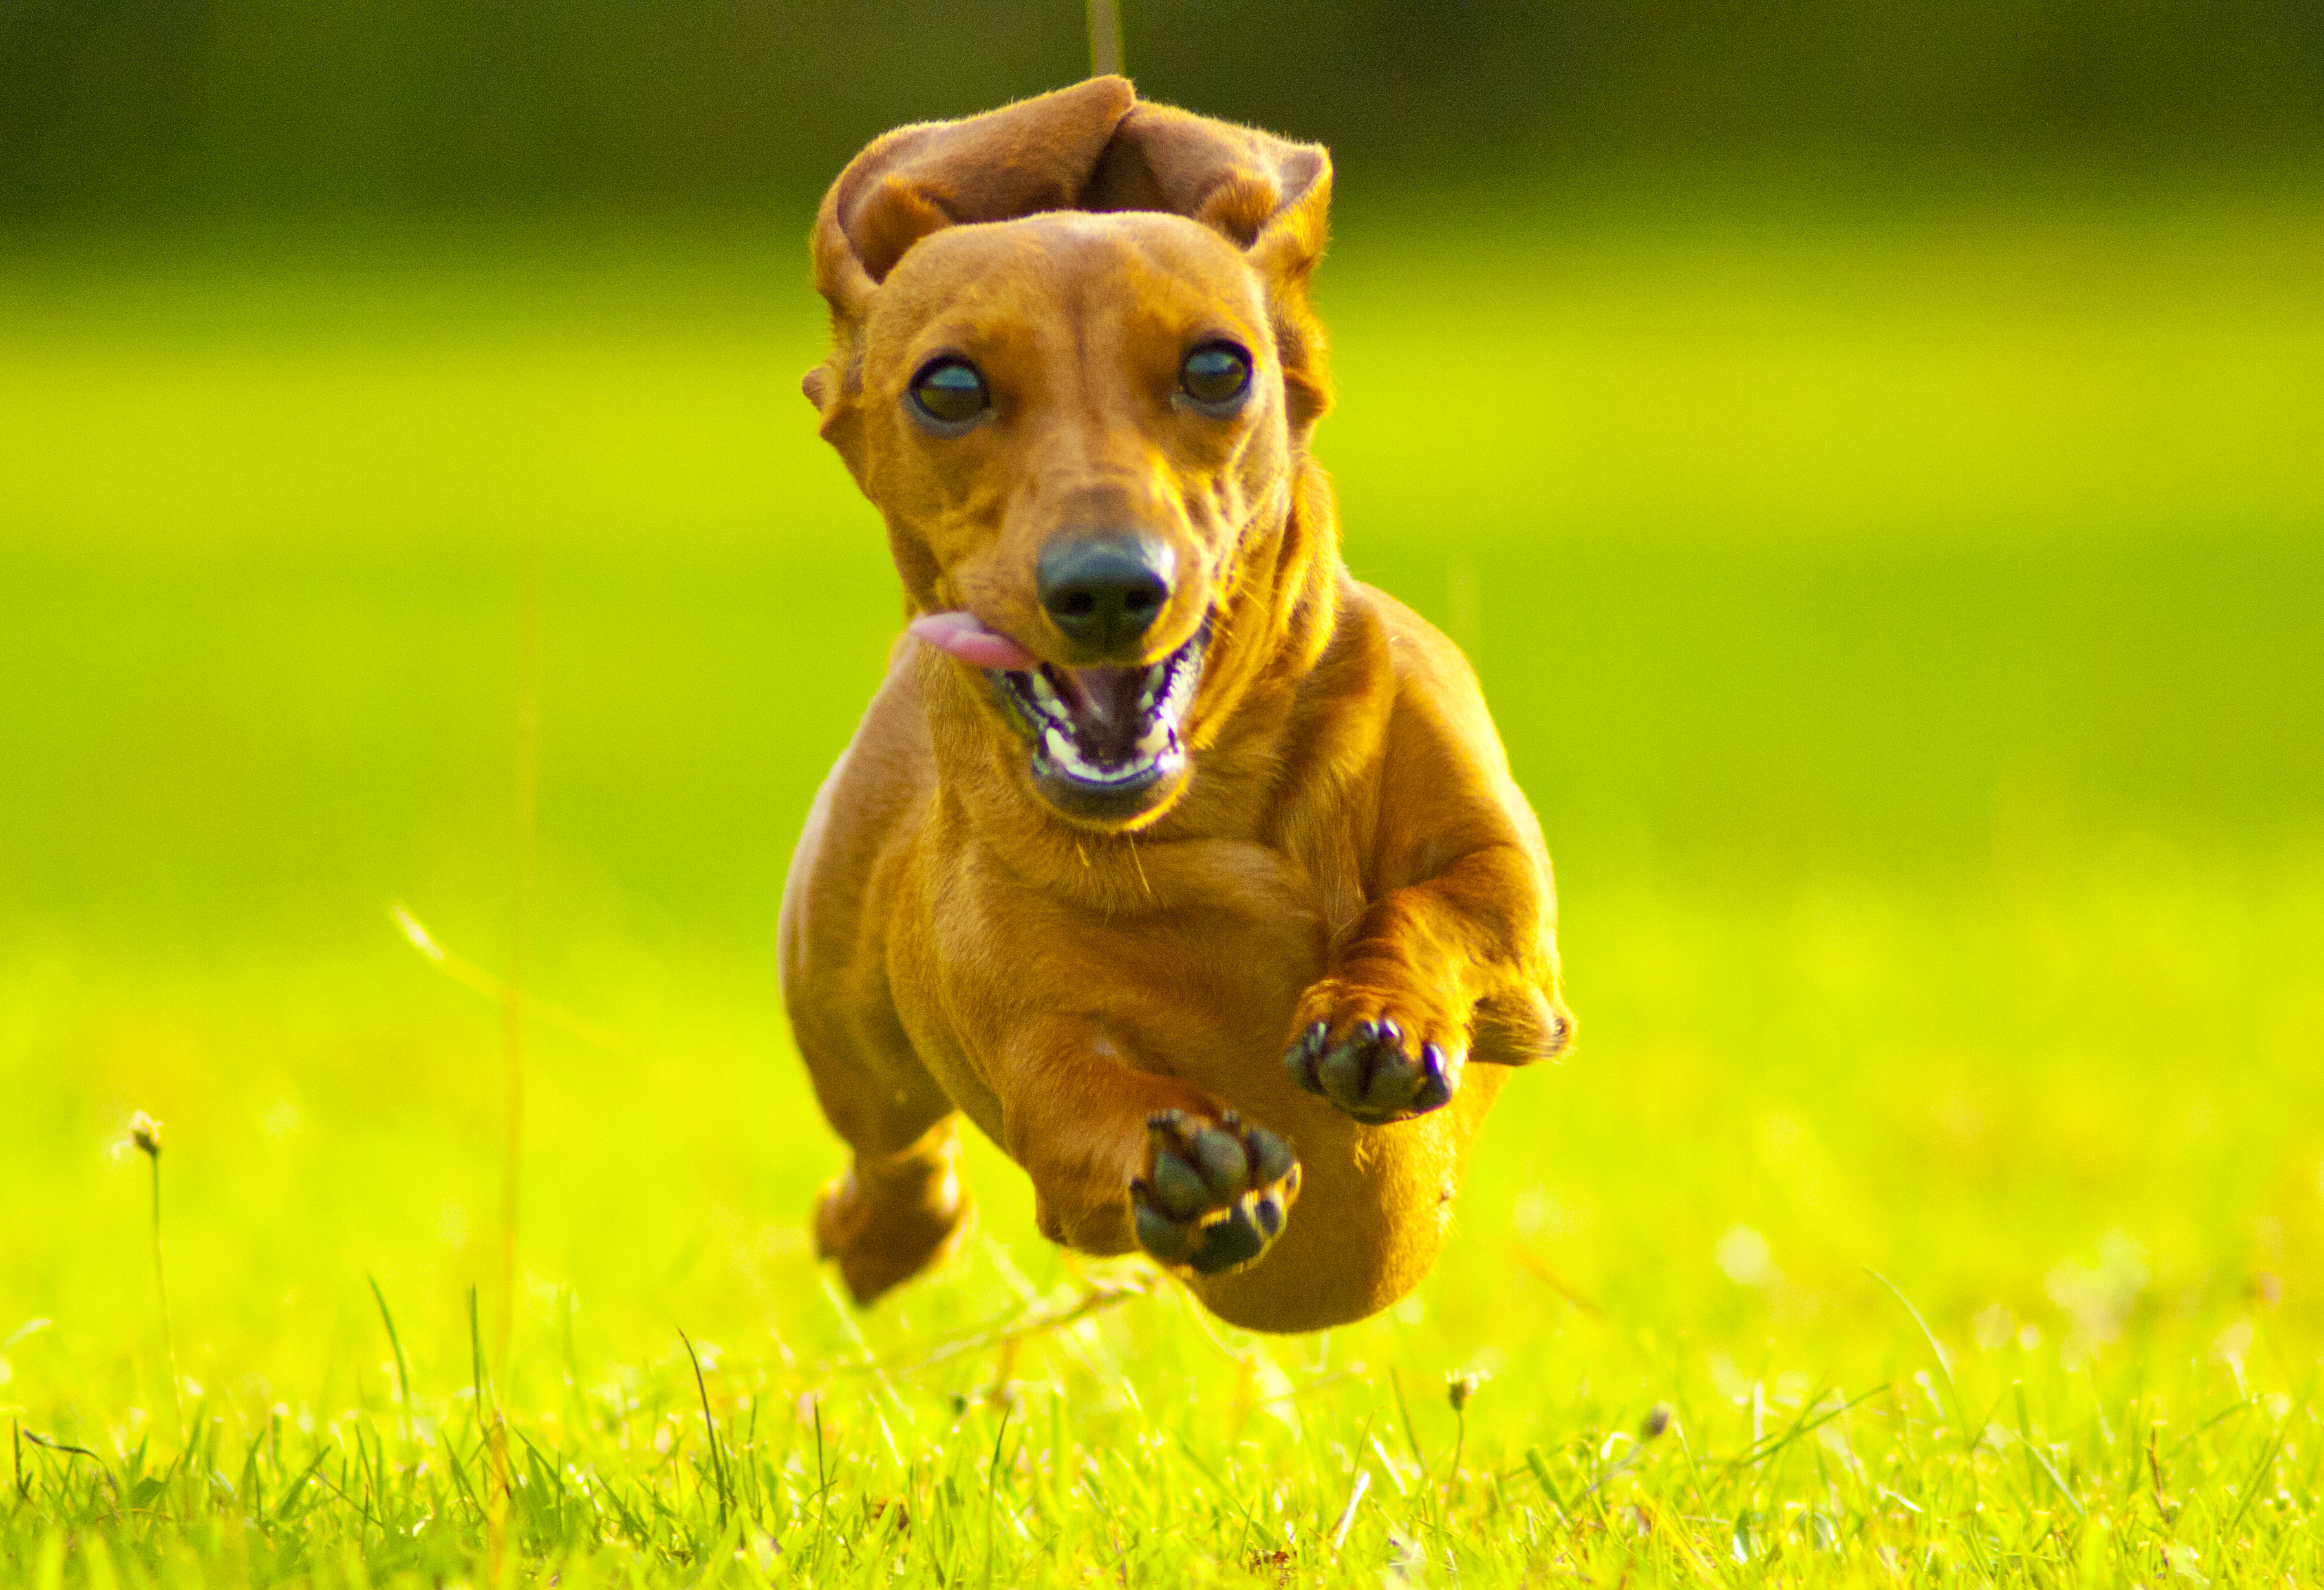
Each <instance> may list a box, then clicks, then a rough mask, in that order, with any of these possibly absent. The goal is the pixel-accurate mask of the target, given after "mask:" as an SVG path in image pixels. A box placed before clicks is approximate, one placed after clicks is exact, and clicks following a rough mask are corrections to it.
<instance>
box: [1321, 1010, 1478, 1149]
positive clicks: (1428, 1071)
mask: <svg viewBox="0 0 2324 1590" xmlns="http://www.w3.org/2000/svg"><path fill="white" fill-rule="evenodd" d="M1461 1063H1462V1057H1461V1055H1460V1053H1459V1051H1458V1050H1455V1051H1453V1052H1452V1053H1449V1054H1448V1053H1447V1052H1446V1051H1445V1049H1444V1046H1443V1045H1442V1044H1437V1043H1424V1044H1421V1045H1420V1046H1419V1048H1418V1050H1417V1052H1414V1051H1413V1050H1412V1049H1411V1048H1410V1047H1409V1042H1408V1040H1406V1037H1405V1033H1404V1029H1403V1028H1401V1027H1399V1026H1398V1025H1397V1023H1396V1022H1394V1021H1389V1020H1388V1019H1387V1018H1385V1017H1383V1018H1381V1019H1380V1020H1379V1021H1356V1022H1352V1023H1351V1024H1350V1025H1349V1026H1348V1027H1347V1029H1346V1030H1345V1031H1342V1033H1341V1034H1340V1035H1339V1037H1338V1038H1337V1039H1336V1040H1334V1039H1333V1036H1332V1028H1331V1023H1329V1022H1328V1021H1318V1022H1316V1023H1315V1024H1314V1026H1312V1027H1310V1028H1308V1029H1307V1031H1305V1032H1303V1033H1301V1034H1300V1035H1299V1036H1298V1038H1297V1039H1296V1040H1294V1041H1293V1043H1292V1045H1291V1048H1290V1049H1289V1051H1288V1052H1286V1054H1285V1055H1284V1057H1283V1068H1284V1069H1285V1070H1286V1071H1288V1072H1289V1073H1290V1074H1291V1079H1292V1080H1293V1081H1294V1082H1296V1083H1297V1084H1298V1085H1299V1086H1302V1087H1304V1088H1305V1089H1306V1090H1307V1091H1308V1092H1310V1093H1314V1094H1321V1095H1323V1097H1325V1098H1327V1099H1329V1100H1331V1101H1332V1103H1333V1104H1334V1105H1338V1106H1339V1107H1340V1108H1341V1109H1342V1110H1343V1111H1345V1112H1346V1113H1347V1114H1350V1115H1352V1116H1353V1117H1355V1118H1356V1119H1357V1120H1359V1121H1361V1122H1363V1123H1366V1124H1367V1125H1371V1126H1383V1125H1386V1124H1387V1123H1389V1122H1391V1121H1408V1120H1410V1119H1411V1118H1412V1117H1413V1116H1415V1115H1425V1114H1428V1112H1429V1111H1431V1110H1436V1109H1442V1108H1443V1106H1444V1105H1448V1104H1450V1103H1452V1092H1453V1090H1454V1089H1455V1088H1457V1087H1458V1086H1460V1085H1461Z"/></svg>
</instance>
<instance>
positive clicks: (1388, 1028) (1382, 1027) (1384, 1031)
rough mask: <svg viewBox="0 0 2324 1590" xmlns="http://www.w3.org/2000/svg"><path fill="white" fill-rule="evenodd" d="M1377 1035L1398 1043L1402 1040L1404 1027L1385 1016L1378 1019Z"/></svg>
mask: <svg viewBox="0 0 2324 1590" xmlns="http://www.w3.org/2000/svg"><path fill="white" fill-rule="evenodd" d="M1379 1035H1380V1036H1381V1037H1382V1038H1384V1039H1386V1040H1388V1042H1390V1043H1399V1044H1400V1043H1402V1042H1403V1041H1404V1029H1403V1028H1401V1027H1399V1026H1397V1024H1396V1023H1395V1022H1394V1021H1389V1020H1388V1019H1387V1018H1386V1017H1382V1018H1381V1019H1380V1024H1379Z"/></svg>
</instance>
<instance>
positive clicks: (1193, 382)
mask: <svg viewBox="0 0 2324 1590" xmlns="http://www.w3.org/2000/svg"><path fill="white" fill-rule="evenodd" d="M1330 189H1331V162H1330V160H1329V158H1328V157H1327V156H1326V155H1325V154H1324V153H1323V150H1322V149H1320V148H1317V147H1315V146H1314V145H1311V144H1299V143H1286V142H1284V141H1282V140H1280V139H1277V138H1273V137H1270V136H1268V134H1263V133H1256V132H1252V131H1250V130H1249V129H1247V128H1242V127H1237V126H1232V125H1228V124H1226V123H1223V122H1216V121H1212V120H1209V119H1206V118H1204V117H1201V116H1190V115H1188V114H1186V113H1185V112H1184V111H1179V110H1173V109H1170V108H1168V107H1167V106H1155V105H1147V104H1143V103H1140V102H1139V101H1138V99H1137V97H1136V96H1135V95H1134V94H1133V92H1132V91H1131V89H1130V85H1129V84H1128V83H1126V82H1124V81H1123V80H1122V79H1119V78H1097V79H1092V80H1090V81H1088V82H1085V83H1082V84H1080V85H1078V86H1076V87H1074V88H1066V89H1063V90H1061V91H1059V92H1057V93H1055V94H1049V95H1045V96H1043V97H1040V98H1037V99H1030V100H1027V101H1024V102H1023V103H1021V104H1018V105H1012V106H1008V107H1006V108H1005V109H1001V110H997V111H993V112H991V113H990V114H988V115H985V116H972V117H969V118H967V119H966V120H964V121H957V122H938V123H928V124H924V125H917V126H909V127H903V128H899V129H898V130H897V131H895V132H892V133H890V134H887V135H886V136H885V137H883V138H881V139H880V140H878V141H877V142H876V143H872V144H871V147H869V148H868V149H866V150H865V151H864V152H863V153H862V154H860V155H858V156H857V157H856V158H855V160H854V161H853V162H852V163H850V164H849V166H848V167H847V170H846V171H844V172H843V173H842V174H841V176H840V178H839V180H838V181H837V182H835V184H833V186H832V189H831V191H830V192H829V194H828V195H826V196H825V199H824V202H823V208H822V210H821V212H820V214H819V215H818V216H817V217H816V230H815V265H816V286H817V287H818V288H819V289H820V290H821V291H822V292H823V295H824V297H825V299H827V300H829V301H830V304H831V311H832V345H833V346H832V351H831V355H830V356H829V358H828V359H826V360H825V362H824V363H823V364H822V365H818V366H817V367H816V369H814V370H812V371H810V372H809V373H808V374H807V381H806V390H807V396H808V397H809V398H810V399H811V400H812V401H813V402H814V403H815V405H816V408H817V409H818V410H819V411H821V413H822V416H823V425H822V431H823V435H824V436H825V439H828V440H829V441H830V442H831V444H832V445H833V446H834V447H835V448H838V450H839V452H840V454H841V456H842V457H843V458H845V459H846V461H847V466H848V468H849V469H850V470H851V471H852V472H853V475H854V476H855V479H856V482H857V484H858V485H861V486H862V489H863V492H864V495H866V496H868V497H870V498H871V501H872V503H873V504H876V505H877V506H878V507H879V509H880V510H881V513H882V514H883V515H884V517H885V518H886V520H887V523H888V532H889V541H890V549H891V550H892V551H893V553H894V555H895V559H896V566H897V569H898V571H899V573H900V574H901V575H902V577H903V580H904V586H905V590H906V593H907V595H908V598H909V601H910V603H911V605H912V606H913V608H914V609H915V610H916V612H917V613H918V615H919V616H918V619H917V620H916V622H915V624H914V626H913V627H914V630H915V633H918V634H920V635H921V636H922V637H923V638H924V639H926V640H927V641H928V642H930V643H931V644H934V645H936V646H937V647H939V648H940V649H942V650H944V651H945V652H950V653H951V654H952V655H953V656H954V658H957V659H959V660H960V665H961V667H962V669H963V672H964V677H965V678H967V679H970V680H972V681H973V684H974V687H975V688H974V690H973V695H974V696H975V698H977V699H978V700H979V701H980V703H981V710H982V711H983V712H984V713H985V714H986V715H987V716H988V717H989V720H990V722H991V725H992V726H993V729H994V731H995V732H996V734H997V735H1002V736H1006V744H1007V746H1008V747H1009V750H1010V755H1011V756H1012V757H1013V758H1014V761H1015V763H1016V764H1017V767H1018V770H1019V772H1018V776H1019V777H1021V778H1022V779H1023V780H1024V781H1025V782H1026V783H1027V785H1028V787H1029V788H1030V790H1032V791H1033V793H1035V794H1036V795H1037V797H1038V798H1039V799H1040V800H1044V801H1046V802H1047V804H1048V805H1049V806H1051V807H1052V808H1054V809H1056V810H1057V811H1058V812H1060V813H1061V814H1063V815H1065V817H1067V818H1071V819H1073V820H1074V821H1076V822H1079V823H1083V824H1086V825H1091V826H1095V827H1109V828H1111V827H1132V826H1136V825H1138V824H1140V823H1143V822H1147V821H1150V820H1152V819H1153V818H1155V817H1157V815H1159V814H1160V813H1161V812H1162V811H1163V810H1164V809H1167V807H1168V806H1169V804H1170V803H1171V802H1172V801H1173V800H1175V799H1176V796H1177V794H1178V793H1179V791H1180V790H1182V789H1183V788H1184V787H1185V781H1186V779H1187V776H1188V770H1189V765H1190V764H1189V760H1188V753H1189V749H1190V747H1193V746H1199V745H1200V744H1204V743H1206V742H1205V740H1204V739H1203V735H1204V732H1205V728H1206V719H1208V718H1215V717H1216V716H1218V715H1219V714H1221V713H1222V712H1223V711H1225V710H1226V709H1227V707H1228V706H1229V705H1230V703H1229V701H1228V699H1227V698H1228V697H1230V696H1231V694H1232V690H1231V687H1230V684H1229V682H1228V681H1231V680H1232V679H1236V678H1239V677H1243V676H1246V675H1247V674H1248V672H1249V671H1250V668H1251V666H1252V662H1251V660H1250V656H1248V655H1244V656H1241V657H1237V656H1236V655H1234V654H1235V653H1237V652H1242V653H1250V652H1254V651H1255V650H1258V649H1261V648H1264V647H1265V646H1266V645H1267V644H1268V638H1269V636H1270V635H1273V634H1275V633H1277V632H1278V631H1279V627H1280V615H1274V614H1268V613H1252V612H1248V611H1245V610H1244V609H1246V608H1247V607H1249V606H1250V605H1251V604H1254V603H1257V604H1260V605H1266V604H1268V603H1270V602H1274V601H1277V599H1278V598H1279V595H1280V593H1281V591H1282V589H1283V587H1284V585H1285V582H1284V581H1283V580H1281V579H1280V578H1252V576H1253V570H1254V566H1255V564H1256V563H1265V562H1270V561H1271V559H1272V558H1273V556H1274V548H1273V545H1272V542H1273V541H1274V540H1276V539H1279V538H1280V536H1281V534H1282V532H1283V530H1284V527H1285V524H1286V518H1287V516H1288V515H1289V513H1290V512H1291V504H1292V501H1293V497H1294V494H1295V490H1296V484H1297V481H1298V477H1299V474H1300V470H1301V467H1302V465H1303V462H1304V459H1305V451H1306V441H1307V436H1308V432H1309V430H1310V429H1311V428H1312V427H1313V426H1314V422H1315V420H1316V418H1317V417H1318V416H1319V415H1320V414H1321V413H1322V411H1323V407H1324V405H1325V402H1327V398H1326V388H1325V384H1324V375H1323V339H1322V336H1321V331H1320V328H1318V327H1317V325H1316V324H1315V320H1314V314H1313V312H1312V310H1310V308H1309V306H1308V302H1307V295H1306V282H1307V277H1308V274H1309V273H1310V272H1311V271H1312V270H1313V269H1314V264H1315V262H1316V260H1317V258H1318V257H1319V256H1320V254H1321V253H1322V251H1323V227H1324V212H1325V208H1326V206H1327V204H1328V201H1329V196H1330ZM978 670H981V673H980V672H979V671H978Z"/></svg>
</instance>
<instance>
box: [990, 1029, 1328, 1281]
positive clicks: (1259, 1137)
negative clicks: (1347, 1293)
mask: <svg viewBox="0 0 2324 1590" xmlns="http://www.w3.org/2000/svg"><path fill="white" fill-rule="evenodd" d="M999 1070H1000V1073H1001V1074H1000V1075H999V1076H998V1077H996V1078H995V1080H996V1082H997V1083H998V1084H999V1086H998V1088H997V1090H996V1091H998V1093H999V1094H1000V1096H1001V1114H1002V1143H1003V1146H1004V1147H1006V1148H1007V1149H1008V1151H1009V1154H1010V1158H1011V1159H1013V1160H1016V1161H1017V1162H1018V1163H1019V1165H1021V1166H1023V1167H1024V1168H1025V1169H1026V1171H1027V1173H1028V1175H1029V1176H1030V1177H1031V1178H1032V1180H1033V1195H1034V1211H1035V1217H1036V1219H1037V1222H1038V1223H1039V1225H1040V1228H1041V1231H1042V1234H1044V1235H1046V1236H1047V1237H1048V1238H1049V1239H1050V1240H1051V1241H1053V1242H1059V1243H1065V1245H1066V1246H1068V1247H1073V1248H1078V1249H1080V1250H1081V1251H1082V1252H1084V1253H1099V1254H1109V1253H1128V1252H1130V1250H1131V1249H1132V1248H1142V1249H1143V1250H1145V1252H1147V1253H1149V1254H1151V1255H1152V1256H1153V1257H1155V1258H1156V1259H1158V1260H1160V1261H1161V1262H1163V1263H1165V1264H1168V1265H1172V1266H1174V1267H1177V1268H1180V1269H1185V1270H1190V1271H1194V1272H1195V1273H1196V1274H1200V1275H1220V1274H1224V1273H1226V1272H1228V1271H1234V1270H1239V1269H1241V1268H1243V1267H1244V1266H1246V1265H1249V1264H1250V1263H1252V1262H1255V1261H1256V1260H1257V1259H1258V1258H1259V1255H1260V1254H1262V1253H1265V1252H1266V1251H1267V1249H1268V1246H1269V1245H1270V1244H1272V1243H1274V1241H1275V1239H1276V1237H1277V1235H1278V1234H1280V1233H1281V1232H1282V1230H1283V1225H1284V1220H1285V1217H1286V1216H1287V1215H1288V1214H1289V1212H1290V1208H1291V1205H1292V1203H1293V1201H1294V1200H1295V1199H1296V1198H1297V1197H1298V1196H1299V1164H1298V1161H1297V1160H1296V1158H1294V1157H1293V1154H1292V1151H1291V1147H1290V1145H1289V1144H1288V1143H1286V1142H1284V1140H1283V1139H1282V1138H1280V1137H1278V1136H1277V1135H1276V1134H1275V1133H1274V1132H1269V1131H1268V1130H1267V1129H1266V1128H1265V1127H1263V1126H1258V1125H1254V1124H1252V1123H1250V1122H1247V1121H1243V1120H1241V1119H1240V1117H1238V1116H1237V1115H1236V1114H1235V1113H1234V1112H1233V1111H1231V1110H1229V1109H1226V1108H1224V1107H1222V1105H1220V1104H1219V1102H1218V1101H1217V1100H1216V1099H1214V1098H1212V1097H1211V1096H1210V1095H1207V1094H1205V1093H1203V1092H1202V1091H1201V1090H1200V1089H1198V1088H1194V1087H1190V1086H1187V1085H1186V1084H1185V1083H1183V1082H1180V1081H1178V1080H1177V1079H1176V1078H1175V1077H1163V1076H1158V1075H1156V1074H1155V1073H1153V1072H1150V1071H1141V1070H1139V1069H1138V1068H1135V1067H1133V1066H1131V1065H1130V1064H1128V1063H1126V1061H1125V1060H1124V1059H1123V1058H1121V1049H1120V1045H1118V1044H1117V1043H1115V1042H1114V1041H1113V1040H1112V1039H1111V1038H1110V1037H1109V1036H1108V1035H1107V1034H1106V1033H1105V1032H1104V1031H1102V1028H1101V1027H1100V1025H1099V1024H1098V1023H1097V1022H1095V1021H1088V1020H1081V1019H1060V1020H1052V1021H1038V1022H1035V1023H1031V1024H1028V1026H1027V1027H1025V1028H1024V1029H1022V1030H1020V1031H1017V1032H1015V1033H1013V1034H1011V1035H1010V1037H1009V1038H1008V1039H1006V1040H1004V1041H1003V1042H1002V1044H1001V1066H1000V1068H999Z"/></svg>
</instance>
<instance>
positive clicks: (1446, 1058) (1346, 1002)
mask: <svg viewBox="0 0 2324 1590" xmlns="http://www.w3.org/2000/svg"><path fill="white" fill-rule="evenodd" d="M1549 901H1550V895H1549V890H1548V883H1547V877H1546V873H1545V867H1544V866H1543V864H1541V863H1539V862H1537V861H1536V860H1535V857H1534V856H1533V855H1531V854H1530V853H1529V852H1528V851H1527V850H1526V847H1525V846H1523V845H1522V844H1521V843H1517V842H1515V841H1511V842H1508V843H1497V844H1489V845H1485V846H1480V847H1479V848H1477V849H1475V850H1472V851H1471V852H1470V853H1469V854H1468V855H1464V856H1462V857H1461V858H1460V859H1458V860H1457V861H1455V862H1453V863H1452V864H1450V865H1448V866H1446V867H1445V868H1444V869H1443V871H1442V872H1440V873H1438V874H1436V875H1435V876H1434V877H1432V878H1429V879H1427V880H1425V881H1424V882H1421V883H1413V884H1410V885H1408V886H1406V887H1404V888H1401V889H1395V890H1391V891H1389V892H1388V893H1386V894H1384V895H1382V896H1381V897H1380V898H1379V900H1377V901H1373V902H1372V904H1371V905H1370V906H1369V908H1368V909H1367V910H1366V911H1364V912H1363V913H1362V914H1361V915H1360V916H1359V917H1358V918H1357V919H1356V920H1355V921H1354V922H1353V923H1352V924H1351V925H1350V927H1349V928H1348V929H1347V930H1346V931H1345V932H1343V933H1342V935H1341V938H1340V941H1339V943H1338V945H1337V946H1336V947H1335V948H1334V951H1333V956H1332V961H1331V969H1330V970H1329V971H1328V972H1327V973H1326V974H1325V975H1323V977H1322V978H1320V979H1319V980H1317V981H1316V982H1315V983H1314V985H1312V986H1311V987H1309V988H1308V990H1307V992H1306V993H1305V994H1304V995H1302V996H1301V998H1300V1002H1299V1011H1298V1015H1297V1018H1296V1021H1294V1023H1293V1026H1292V1031H1293V1034H1294V1037H1293V1040H1292V1044H1291V1048H1290V1049H1289V1051H1288V1052H1287V1053H1286V1055H1285V1056H1284V1058H1283V1064H1284V1068H1285V1069H1286V1070H1287V1071H1289V1072H1290V1073H1291V1077H1292V1079H1293V1080H1294V1081H1296V1082H1297V1083H1298V1084H1299V1086H1302V1087H1304V1088H1305V1089H1307V1090H1308V1091H1309V1092H1310V1093H1316V1094H1321V1095H1323V1097H1325V1098H1327V1099H1329V1100H1331V1101H1332V1103H1333V1104H1334V1105H1338V1106H1339V1107H1340V1108H1341V1109H1342V1110H1343V1111H1345V1112H1346V1113H1347V1114H1350V1115H1351V1116H1353V1117H1354V1118H1355V1119H1357V1120H1359V1121H1361V1122H1364V1123H1368V1124H1371V1125H1382V1124H1385V1123H1388V1122H1391V1121H1403V1120H1408V1119H1410V1118H1411V1117H1413V1116H1415V1115H1423V1114H1427V1113H1428V1112H1429V1111H1431V1110H1434V1109H1439V1108H1442V1107H1443V1105H1446V1104H1448V1103H1450V1102H1451V1101H1452V1095H1453V1093H1454V1091H1455V1090H1456V1089H1457V1088H1458V1087H1459V1086H1460V1081H1461V1070H1462V1066H1463V1065H1464V1064H1465V1063H1466V1062H1467V1061H1468V1060H1469V1059H1470V1058H1471V1057H1472V1055H1473V1057H1474V1058H1479V1059H1483V1060H1487V1061H1490V1062H1494V1063H1497V1064H1500V1065H1523V1064H1525V1063H1526V1062H1528V1061H1530V1060H1535V1059H1541V1058H1547V1057H1549V1056H1552V1055H1554V1054H1556V1053H1557V1052H1558V1051H1559V1050H1560V1049H1563V1048H1564V1047H1565V1043H1566V1039H1567V1036H1568V1033H1569V1031H1571V1026H1572V1023H1571V1021H1569V1020H1568V1018H1567V1016H1566V1014H1565V1012H1564V1011H1563V1008H1561V1007H1560V1005H1559V1004H1558V1003H1557V998H1556V961H1555V957H1554V952H1553V951H1552V949H1551V948H1550V937H1549V931H1548V926H1549V911H1550V906H1549Z"/></svg>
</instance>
